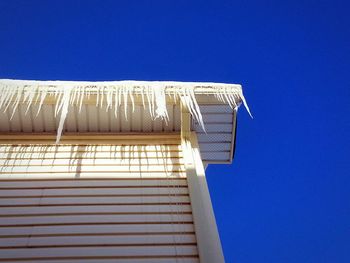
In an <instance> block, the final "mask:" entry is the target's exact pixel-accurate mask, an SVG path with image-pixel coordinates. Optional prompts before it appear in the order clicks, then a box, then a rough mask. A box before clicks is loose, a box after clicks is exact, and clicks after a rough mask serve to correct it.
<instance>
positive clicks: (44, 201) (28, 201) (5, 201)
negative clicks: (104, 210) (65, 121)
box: [0, 195, 190, 206]
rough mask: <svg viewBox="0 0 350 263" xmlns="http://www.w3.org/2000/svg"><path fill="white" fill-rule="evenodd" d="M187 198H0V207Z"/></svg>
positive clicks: (182, 198)
mask: <svg viewBox="0 0 350 263" xmlns="http://www.w3.org/2000/svg"><path fill="white" fill-rule="evenodd" d="M189 201H190V200H189V197H188V196H171V195H169V196H147V195H144V196H128V197H57V198H47V197H42V198H29V197H27V198H23V199H21V198H2V199H0V206H15V205H60V204H62V205H65V204H129V203H132V204H135V203H140V204H143V203H177V202H180V203H186V202H189Z"/></svg>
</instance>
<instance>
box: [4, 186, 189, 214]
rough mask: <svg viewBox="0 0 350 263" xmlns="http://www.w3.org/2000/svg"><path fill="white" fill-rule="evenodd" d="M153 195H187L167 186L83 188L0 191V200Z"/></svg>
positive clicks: (186, 190) (185, 192) (186, 192)
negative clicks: (7, 198)
mask: <svg viewBox="0 0 350 263" xmlns="http://www.w3.org/2000/svg"><path fill="white" fill-rule="evenodd" d="M155 194H163V195H164V194H169V195H173V194H188V189H187V188H179V187H176V186H175V187H174V186H169V187H165V188H158V187H154V188H142V187H140V188H117V189H113V188H112V189H104V188H93V189H89V188H85V189H21V190H0V198H6V197H11V196H13V197H20V198H23V197H30V196H40V197H45V196H50V197H55V196H58V197H63V196H67V195H68V196H80V195H84V196H108V195H155ZM0 213H1V211H0Z"/></svg>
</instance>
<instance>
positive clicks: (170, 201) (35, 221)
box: [0, 134, 199, 263]
mask: <svg viewBox="0 0 350 263" xmlns="http://www.w3.org/2000/svg"><path fill="white" fill-rule="evenodd" d="M77 138H78V137H74V136H72V137H71V138H69V137H67V139H66V140H63V141H62V143H61V144H59V145H53V144H48V141H47V138H45V137H42V136H41V137H40V136H17V137H16V136H13V137H12V140H7V139H6V138H5V137H2V140H1V139H0V167H1V168H0V262H7V261H13V260H15V261H16V262H21V261H23V262H62V263H63V262H199V254H198V249H197V240H196V234H195V227H194V222H193V216H192V206H191V200H190V195H189V188H188V183H187V175H186V168H185V165H184V158H183V156H184V155H183V150H182V146H181V140H180V135H179V134H177V135H168V136H152V135H148V136H144V135H140V136H136V137H135V136H134V137H133V140H131V139H130V136H115V137H113V138H111V137H109V138H108V136H107V137H106V136H87V137H81V138H85V139H80V140H77ZM87 138H89V139H87Z"/></svg>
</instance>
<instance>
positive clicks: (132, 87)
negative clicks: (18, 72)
mask: <svg viewBox="0 0 350 263" xmlns="http://www.w3.org/2000/svg"><path fill="white" fill-rule="evenodd" d="M197 88H199V89H202V88H207V90H208V91H209V92H210V93H208V94H213V95H214V97H215V98H216V99H217V100H218V101H220V102H221V103H225V104H228V105H229V106H230V107H231V108H234V109H235V110H237V108H238V106H239V105H240V104H241V103H242V104H243V105H244V106H245V108H246V109H247V111H248V113H249V115H250V116H252V115H251V112H250V110H249V107H248V105H247V102H246V100H245V98H244V96H243V92H242V89H241V86H240V85H233V84H220V83H188V82H138V81H119V82H118V81H116V82H61V81H18V80H0V111H4V112H6V111H7V110H9V109H10V108H11V110H12V112H11V113H12V114H11V118H12V116H13V115H14V112H15V111H16V109H17V107H18V105H19V103H22V102H23V103H24V104H27V105H26V110H25V114H27V112H28V111H29V109H30V107H31V106H32V105H33V104H38V110H37V114H39V112H40V111H41V110H42V105H43V104H44V101H45V99H46V98H47V97H48V96H49V95H50V96H53V97H54V98H55V100H56V103H55V109H54V115H55V116H57V115H60V116H59V127H58V130H57V140H56V142H59V140H60V137H61V134H62V130H63V126H64V123H65V120H66V117H67V114H68V110H69V105H73V104H76V105H77V107H78V108H79V112H80V111H81V108H82V105H83V102H84V100H85V99H89V98H90V95H92V94H93V95H96V106H97V107H101V108H102V107H104V105H106V111H108V110H109V109H112V108H113V107H114V114H115V117H116V118H117V116H118V111H119V109H121V106H122V105H123V104H124V105H123V106H124V114H125V117H126V118H127V117H128V114H127V112H128V108H127V107H128V104H129V102H130V104H131V106H132V110H133V111H134V107H135V98H134V96H137V95H138V94H141V98H142V106H143V107H144V109H146V108H148V110H149V112H150V115H151V119H153V120H154V119H156V118H161V119H162V120H163V121H165V122H167V121H168V120H169V116H168V112H167V105H166V98H167V97H169V98H171V97H172V98H173V100H174V102H176V101H177V100H178V99H179V100H181V101H182V102H183V103H185V105H186V106H187V107H188V109H189V111H190V114H191V115H192V116H193V118H194V120H196V121H197V122H198V123H199V125H200V126H201V127H202V128H203V130H205V127H204V122H203V119H202V114H201V111H200V108H199V105H198V102H197V99H196V95H195V94H196V91H195V89H197ZM9 106H11V107H9Z"/></svg>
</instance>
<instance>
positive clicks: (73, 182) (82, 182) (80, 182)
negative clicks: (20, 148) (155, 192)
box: [0, 176, 187, 189]
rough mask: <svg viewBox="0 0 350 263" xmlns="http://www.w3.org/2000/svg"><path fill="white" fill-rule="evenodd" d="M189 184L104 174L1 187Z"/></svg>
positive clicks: (179, 180)
mask: <svg viewBox="0 0 350 263" xmlns="http://www.w3.org/2000/svg"><path fill="white" fill-rule="evenodd" d="M97 178H100V179H97ZM172 185H176V186H182V187H184V186H187V180H186V178H176V177H173V178H162V179H159V178H148V179H145V178H136V179H130V178H122V179H115V178H109V179H108V178H103V177H102V176H99V177H94V178H90V179H80V178H77V179H72V178H68V179H55V180H53V179H33V180H32V178H31V177H30V178H29V179H28V180H27V181H26V180H23V179H22V180H11V179H9V180H0V189H17V188H20V189H23V188H39V189H40V188H53V189H58V188H62V187H65V188H78V187H83V188H87V187H89V188H90V187H91V188H101V187H104V188H119V187H123V188H125V187H127V188H128V187H148V186H151V187H168V186H172Z"/></svg>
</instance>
